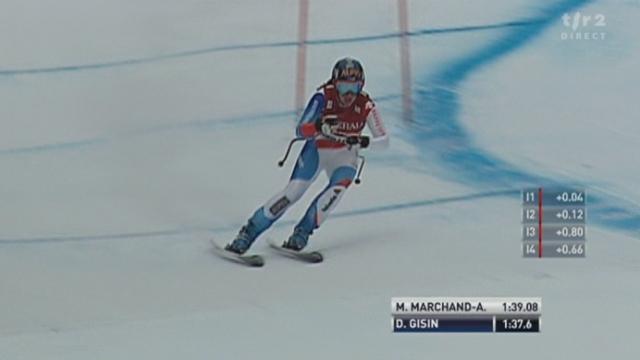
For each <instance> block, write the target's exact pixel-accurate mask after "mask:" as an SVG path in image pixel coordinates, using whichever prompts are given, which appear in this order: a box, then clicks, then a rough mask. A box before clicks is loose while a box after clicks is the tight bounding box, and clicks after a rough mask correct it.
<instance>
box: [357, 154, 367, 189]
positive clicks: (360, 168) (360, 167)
mask: <svg viewBox="0 0 640 360" xmlns="http://www.w3.org/2000/svg"><path fill="white" fill-rule="evenodd" d="M358 158H359V159H360V160H361V161H360V166H359V167H358V175H356V180H355V183H356V185H358V184H360V174H362V169H364V163H365V159H364V155H358Z"/></svg>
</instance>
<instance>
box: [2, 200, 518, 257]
mask: <svg viewBox="0 0 640 360" xmlns="http://www.w3.org/2000/svg"><path fill="white" fill-rule="evenodd" d="M519 193H520V191H519V190H498V191H486V192H479V193H474V194H467V195H459V196H449V197H442V198H436V199H426V200H417V201H410V202H403V203H396V204H389V205H382V206H372V207H368V208H362V209H355V210H349V211H342V212H337V213H335V214H334V215H332V218H349V217H354V216H361V215H367V214H374V213H383V212H392V211H398V210H407V209H413V208H420V207H426V206H433V205H440V204H447V203H455V202H464V201H470V200H477V199H483V198H491V197H498V196H505V195H518V194H519ZM296 223H297V221H294V220H288V221H279V222H277V223H276V224H274V225H273V227H274V228H281V227H285V226H292V225H294V224H296ZM240 226H242V224H231V225H226V226H220V227H215V228H195V227H191V228H179V229H171V230H162V231H147V232H135V233H121V234H104V235H88V236H57V237H39V238H14V239H0V245H11V244H14V245H22V244H46V243H62V242H87V241H99V240H122V239H132V238H150V237H158V236H178V235H182V236H184V235H188V234H194V233H197V232H202V231H207V232H210V233H213V234H219V233H225V232H231V231H236V230H238V229H239V228H240Z"/></svg>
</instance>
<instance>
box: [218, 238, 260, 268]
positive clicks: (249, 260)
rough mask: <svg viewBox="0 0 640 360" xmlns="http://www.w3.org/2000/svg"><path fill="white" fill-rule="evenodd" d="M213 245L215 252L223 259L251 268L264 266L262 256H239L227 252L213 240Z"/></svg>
mask: <svg viewBox="0 0 640 360" xmlns="http://www.w3.org/2000/svg"><path fill="white" fill-rule="evenodd" d="M211 244H213V249H214V252H215V253H216V254H217V255H218V256H220V257H221V258H223V259H226V260H229V261H233V262H236V263H239V264H243V265H247V266H251V267H261V266H264V258H263V257H262V256H260V255H238V254H236V253H234V252H231V251H228V250H225V249H224V248H223V247H221V246H220V245H218V244H217V243H216V242H215V241H214V240H213V239H211Z"/></svg>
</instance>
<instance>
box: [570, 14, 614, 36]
mask: <svg viewBox="0 0 640 360" xmlns="http://www.w3.org/2000/svg"><path fill="white" fill-rule="evenodd" d="M562 25H563V26H564V27H565V28H566V30H565V31H563V32H562V34H561V35H560V39H562V40H604V38H605V36H606V32H604V31H602V30H604V29H603V28H604V27H606V26H607V22H606V19H605V16H604V15H603V14H595V15H585V14H582V13H580V12H579V11H578V12H576V13H574V14H569V13H565V14H564V15H562Z"/></svg>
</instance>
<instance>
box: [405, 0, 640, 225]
mask: <svg viewBox="0 0 640 360" xmlns="http://www.w3.org/2000/svg"><path fill="white" fill-rule="evenodd" d="M588 2H589V0H569V1H561V2H559V3H558V4H556V5H555V6H553V7H551V8H549V9H547V10H546V11H544V12H543V14H542V17H541V19H542V20H540V21H537V22H535V23H530V25H531V26H526V27H518V28H514V29H509V30H507V32H506V34H505V35H504V36H503V37H502V38H500V39H498V40H497V41H495V42H493V43H491V44H490V45H489V46H487V47H484V48H481V49H480V50H478V51H477V52H474V53H472V54H471V55H469V56H466V57H463V58H461V59H460V60H458V61H454V62H453V63H452V64H449V65H445V66H444V67H443V68H442V69H441V70H440V71H437V72H436V73H435V75H433V76H431V77H429V78H425V79H424V80H423V82H424V84H425V86H423V87H422V88H421V90H419V91H417V94H416V100H415V106H416V107H417V108H418V111H415V112H414V113H416V118H415V124H413V125H412V126H411V127H412V128H411V129H410V130H409V131H407V132H406V134H404V136H405V137H407V138H408V139H409V140H410V141H411V142H412V143H414V144H415V145H416V146H417V147H419V148H420V150H421V151H420V155H419V156H422V157H423V158H424V159H425V160H427V161H428V162H432V161H434V159H435V161H437V162H438V163H439V164H441V165H442V166H443V167H444V168H445V169H447V170H448V174H447V175H448V176H451V178H453V179H454V180H457V181H460V182H463V183H467V184H472V185H476V186H481V187H489V188H496V187H503V188H504V187H508V188H513V187H524V186H536V187H537V186H554V185H555V186H557V185H560V181H557V180H552V179H549V178H545V177H542V176H538V175H535V174H532V173H529V172H527V171H526V170H523V169H519V168H517V167H515V166H513V165H511V164H508V163H506V162H504V161H503V160H501V159H499V158H497V157H495V156H493V155H491V154H490V153H488V152H487V151H485V150H483V149H481V148H478V147H477V146H475V145H474V144H473V141H472V140H471V138H470V137H469V135H468V134H467V133H466V132H465V130H464V127H463V125H462V124H461V122H460V119H459V110H460V105H459V103H460V100H459V95H458V91H457V88H458V86H459V85H460V84H461V83H462V82H463V81H464V80H465V79H466V78H467V77H468V76H469V75H470V74H472V73H473V72H474V71H477V70H478V69H480V68H481V67H483V66H484V65H487V64H490V63H492V62H495V61H497V60H499V59H500V58H501V57H502V56H505V55H507V54H509V53H511V52H512V51H514V50H516V49H518V48H520V47H522V46H524V45H526V44H527V43H528V42H529V41H531V40H532V39H533V38H535V37H536V36H537V35H539V34H540V33H541V32H542V31H543V30H544V29H545V28H547V27H548V26H549V25H550V24H551V23H552V21H557V20H558V19H560V16H561V15H562V14H563V13H565V12H568V11H570V10H571V9H573V8H576V7H579V6H582V5H584V4H586V3H588ZM613 204H625V202H624V201H623V200H622V199H614V198H612V197H609V196H607V195H604V194H590V195H589V216H590V220H595V222H597V223H599V224H602V225H604V226H607V227H611V228H615V229H620V230H625V231H628V232H630V233H635V234H636V235H637V234H639V233H640V215H639V213H640V211H638V209H637V206H634V205H632V204H629V206H627V207H626V208H625V207H622V206H620V205H613Z"/></svg>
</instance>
